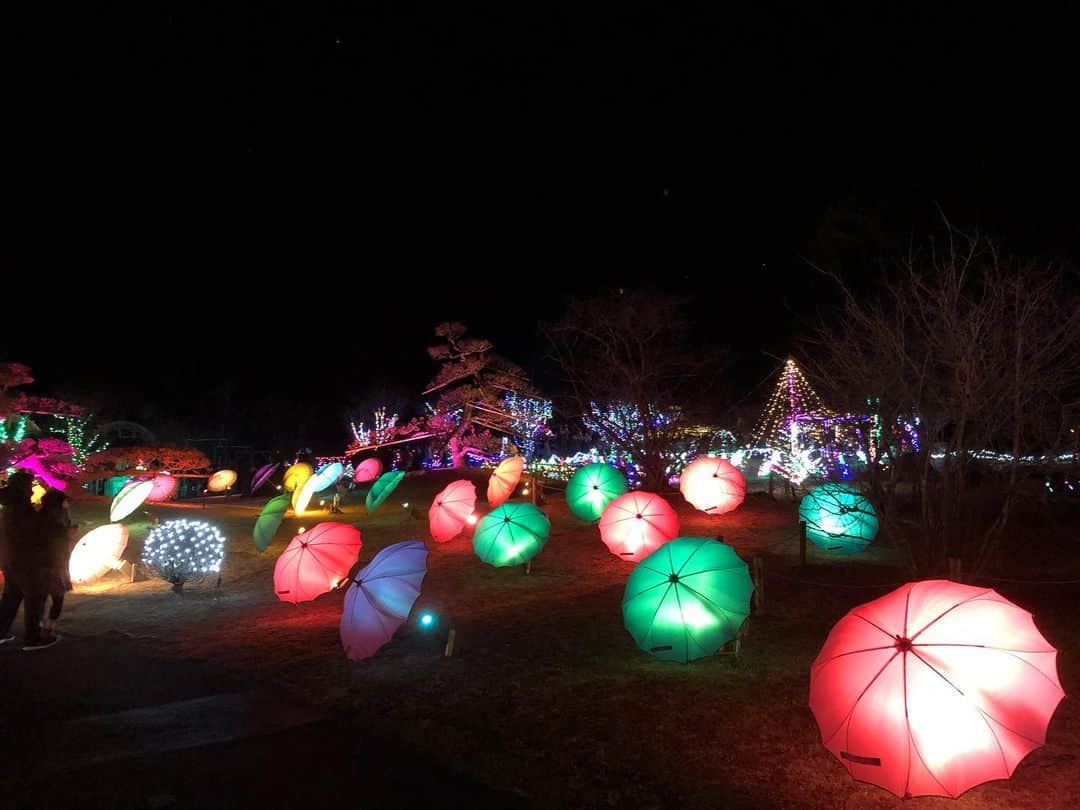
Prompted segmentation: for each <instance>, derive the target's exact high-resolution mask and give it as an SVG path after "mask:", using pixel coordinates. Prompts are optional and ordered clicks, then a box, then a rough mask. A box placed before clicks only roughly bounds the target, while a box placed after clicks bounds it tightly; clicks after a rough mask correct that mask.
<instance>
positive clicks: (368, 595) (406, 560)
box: [341, 540, 428, 661]
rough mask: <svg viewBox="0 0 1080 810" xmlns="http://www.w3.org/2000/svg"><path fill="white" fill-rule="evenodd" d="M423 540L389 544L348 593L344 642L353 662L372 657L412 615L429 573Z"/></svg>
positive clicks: (348, 655) (343, 634)
mask: <svg viewBox="0 0 1080 810" xmlns="http://www.w3.org/2000/svg"><path fill="white" fill-rule="evenodd" d="M427 555H428V552H427V549H426V548H424V542H423V541H422V540H406V541H404V542H402V543H394V544H393V545H392V546H387V547H386V548H384V549H383V550H382V551H380V552H379V553H378V554H376V555H375V558H374V559H373V560H372V561H371V562H369V563H368V564H367V565H366V566H364V567H363V568H362V569H360V571H359V573H357V575H356V577H355V578H354V579H353V581H352V583H351V584H350V585H349V590H348V591H346V593H345V609H344V611H343V612H342V614H341V645H342V646H343V647H344V648H345V655H346V656H347V657H348V658H350V659H352V660H353V661H360V660H362V659H364V658H368V657H369V656H372V655H374V654H375V653H376V651H378V649H379V648H380V647H381V646H383V645H384V644H385V643H386V642H388V641H389V640H390V638H391V637H392V636H393V635H394V632H395V631H396V630H397V629H398V628H399V627H400V626H401V623H402V622H404V621H405V620H406V619H407V618H408V617H409V611H411V610H412V607H413V604H415V602H416V599H417V597H418V596H420V586H421V584H422V583H423V582H424V575H425V574H426V573H427Z"/></svg>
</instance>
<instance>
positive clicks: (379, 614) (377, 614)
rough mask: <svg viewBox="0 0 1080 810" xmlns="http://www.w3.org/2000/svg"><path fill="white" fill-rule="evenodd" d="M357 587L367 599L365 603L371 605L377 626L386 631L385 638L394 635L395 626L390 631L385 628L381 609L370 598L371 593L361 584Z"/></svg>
mask: <svg viewBox="0 0 1080 810" xmlns="http://www.w3.org/2000/svg"><path fill="white" fill-rule="evenodd" d="M358 587H359V588H360V593H362V594H363V595H364V598H365V599H366V600H367V603H368V604H369V605H371V609H372V611H374V613H375V618H377V619H378V620H379V627H381V628H382V630H383V632H384V633H386V637H387V639H389V638H390V637H392V636H393V635H394V632H397V628H394V632H390V631H388V630H387V629H386V623H385V622H384V621H383V613H382V610H380V609H379V606H378V605H376V604H375V602H374V600H373V599H372V598H371V594H369V593H368V592H367V591H366V590H364V587H363V586H362V585H361V586H358ZM410 610H411V608H410ZM384 643H385V642H384Z"/></svg>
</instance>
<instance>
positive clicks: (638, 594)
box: [623, 579, 671, 601]
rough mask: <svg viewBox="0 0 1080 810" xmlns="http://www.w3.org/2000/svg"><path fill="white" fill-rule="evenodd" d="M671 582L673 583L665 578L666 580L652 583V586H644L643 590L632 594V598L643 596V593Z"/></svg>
mask: <svg viewBox="0 0 1080 810" xmlns="http://www.w3.org/2000/svg"><path fill="white" fill-rule="evenodd" d="M670 584H671V583H670V582H668V581H667V580H666V579H665V580H664V581H663V582H657V583H656V584H655V585H650V586H649V587H648V588H643V589H642V590H640V591H638V592H637V593H635V594H634V595H633V596H631V597H630V598H631V599H637V598H638V597H639V596H641V595H642V594H643V593H648V592H649V591H651V590H653V589H655V588H659V587H661V586H663V585H670ZM623 601H625V600H623Z"/></svg>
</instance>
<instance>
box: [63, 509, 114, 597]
mask: <svg viewBox="0 0 1080 810" xmlns="http://www.w3.org/2000/svg"><path fill="white" fill-rule="evenodd" d="M127 541H128V530H127V526H125V525H124V524H123V523H109V524H107V525H105V526H98V527H97V528H96V529H91V530H90V531H88V532H87V533H86V534H84V535H83V536H82V539H81V540H79V542H78V543H76V544H75V548H73V549H72V550H71V558H70V559H69V560H68V573H69V574H71V581H72V582H89V581H90V580H92V579H97V578H98V577H100V576H102V575H104V574H105V573H107V572H108V571H110V570H112V569H114V568H119V567H120V564H121V559H120V558H121V557H122V556H123V555H124V549H125V548H127Z"/></svg>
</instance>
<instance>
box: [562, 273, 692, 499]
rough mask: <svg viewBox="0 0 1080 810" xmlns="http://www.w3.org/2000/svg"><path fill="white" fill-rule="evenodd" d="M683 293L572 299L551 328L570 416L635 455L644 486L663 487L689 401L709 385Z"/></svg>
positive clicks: (631, 293)
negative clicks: (692, 346) (690, 342)
mask: <svg viewBox="0 0 1080 810" xmlns="http://www.w3.org/2000/svg"><path fill="white" fill-rule="evenodd" d="M686 323H687V319H686V314H685V311H684V307H683V302H682V301H681V300H680V299H679V298H677V297H676V296H673V295H670V294H666V293H658V292H651V291H644V290H639V291H622V290H620V291H618V292H617V293H613V294H610V295H607V294H604V295H598V296H596V297H593V298H589V299H585V300H580V299H572V300H571V301H570V302H569V304H568V306H567V309H566V312H565V313H564V315H563V317H562V319H561V320H560V321H558V322H557V323H555V324H552V325H549V326H547V327H546V332H547V334H548V337H549V339H550V340H551V344H552V346H553V349H554V358H555V360H557V361H558V363H559V365H560V366H561V367H562V370H563V373H564V375H565V380H566V384H567V386H568V394H567V396H566V398H565V403H564V404H565V406H566V409H567V411H568V412H572V413H574V414H575V415H578V416H582V417H587V418H588V419H589V425H590V426H591V427H593V428H594V429H596V430H598V431H599V432H600V433H601V434H602V438H604V439H605V440H606V441H607V442H609V443H610V444H612V445H614V446H615V447H617V448H619V449H620V450H621V451H623V452H624V453H625V454H626V455H629V456H631V457H632V458H633V459H634V460H635V461H637V462H638V463H639V464H640V465H641V468H642V470H643V472H644V473H645V480H644V482H643V483H644V486H645V487H647V488H649V489H654V490H657V489H662V488H663V487H664V486H666V483H667V482H666V480H665V476H664V471H665V468H666V467H667V464H668V461H667V459H666V458H665V455H666V454H667V453H668V451H669V450H670V449H671V448H672V447H673V445H674V444H675V442H676V441H677V436H678V431H679V427H680V426H681V423H682V421H683V418H684V415H685V413H686V411H685V408H686V406H687V404H688V403H689V402H691V401H693V400H696V399H697V397H698V395H700V393H701V391H702V388H703V387H704V382H705V381H704V380H703V379H702V377H701V376H699V372H700V371H701V370H702V367H703V364H702V362H701V361H700V360H699V359H698V358H696V357H694V356H693V355H692V354H691V352H690V351H689V348H688V346H687V328H686Z"/></svg>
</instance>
